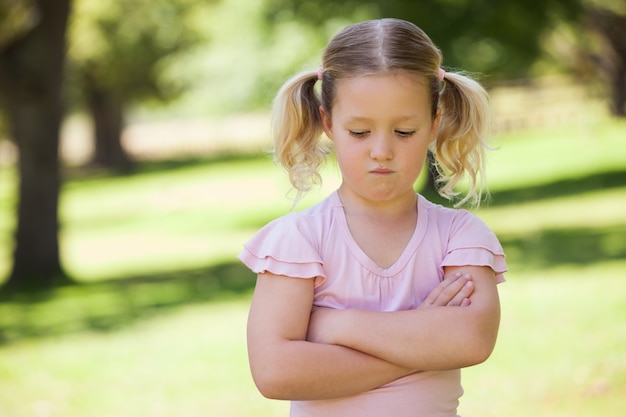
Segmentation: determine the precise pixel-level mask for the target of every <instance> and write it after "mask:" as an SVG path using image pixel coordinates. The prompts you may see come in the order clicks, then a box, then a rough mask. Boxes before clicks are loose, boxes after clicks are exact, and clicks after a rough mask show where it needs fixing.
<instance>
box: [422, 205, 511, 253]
mask: <svg viewBox="0 0 626 417" xmlns="http://www.w3.org/2000/svg"><path fill="white" fill-rule="evenodd" d="M420 209H422V210H425V211H426V212H427V217H428V223H429V226H430V227H433V228H436V229H437V230H438V231H439V233H440V234H441V235H442V238H444V240H448V242H456V243H457V244H459V245H466V244H468V245H479V246H485V245H486V246H489V247H494V246H495V247H499V246H500V244H499V242H498V239H497V238H496V236H495V234H494V233H493V231H492V230H491V228H489V226H487V224H486V223H485V222H484V221H483V220H482V219H481V218H480V217H478V216H477V215H476V214H474V213H472V212H470V211H468V210H465V209H453V208H449V207H444V206H442V205H439V204H434V203H432V202H430V201H428V200H426V199H425V198H423V197H421V196H420Z"/></svg>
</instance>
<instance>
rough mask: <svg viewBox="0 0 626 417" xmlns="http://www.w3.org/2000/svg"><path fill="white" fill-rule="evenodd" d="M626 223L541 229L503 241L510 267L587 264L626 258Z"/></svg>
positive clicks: (541, 268) (532, 268)
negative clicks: (606, 225)
mask: <svg viewBox="0 0 626 417" xmlns="http://www.w3.org/2000/svg"><path fill="white" fill-rule="evenodd" d="M625 237H626V225H615V226H611V227H602V228H572V229H556V230H551V229H547V230H541V231H539V232H537V233H532V234H529V235H526V236H517V235H516V236H514V237H511V238H507V237H506V236H500V241H501V243H502V246H503V247H504V250H505V252H506V253H507V262H508V264H509V269H511V270H515V271H545V270H548V269H550V268H554V267H555V266H584V265H592V264H594V263H598V262H607V261H613V260H620V259H626V239H625Z"/></svg>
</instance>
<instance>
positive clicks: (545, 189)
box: [489, 171, 626, 206]
mask: <svg viewBox="0 0 626 417" xmlns="http://www.w3.org/2000/svg"><path fill="white" fill-rule="evenodd" d="M619 187H626V171H609V172H603V173H597V174H593V175H589V176H585V177H582V178H572V179H564V180H559V181H554V182H550V183H546V184H538V185H533V186H529V187H526V188H511V189H508V190H501V191H495V192H493V195H492V201H491V203H490V204H489V205H490V206H505V205H510V204H519V203H525V202H530V201H539V200H545V199H549V198H555V197H566V196H571V195H576V194H582V193H587V192H593V191H599V190H608V189H611V188H619Z"/></svg>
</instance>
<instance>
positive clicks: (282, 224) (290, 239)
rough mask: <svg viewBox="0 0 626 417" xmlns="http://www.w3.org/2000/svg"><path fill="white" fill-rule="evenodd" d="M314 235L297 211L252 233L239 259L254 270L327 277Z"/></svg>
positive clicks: (320, 279) (318, 281)
mask: <svg viewBox="0 0 626 417" xmlns="http://www.w3.org/2000/svg"><path fill="white" fill-rule="evenodd" d="M316 247H317V245H316V243H315V239H314V237H313V235H312V234H311V233H310V232H309V230H308V228H307V227H306V224H305V223H304V222H302V221H301V219H299V217H298V216H297V215H296V214H291V215H288V216H285V217H281V218H279V219H276V220H274V221H272V222H271V223H269V224H267V225H266V226H265V227H263V228H262V229H261V230H260V231H259V232H258V233H257V234H255V235H254V236H253V237H252V238H251V239H250V240H249V241H248V242H247V243H246V244H245V245H244V249H243V251H242V252H241V253H240V254H239V256H238V258H239V260H241V261H242V262H243V263H244V265H246V266H247V267H248V268H250V269H251V270H252V271H253V272H255V273H257V274H258V273H263V272H269V273H272V274H275V275H285V276H288V277H292V278H309V279H310V278H312V279H315V286H316V287H317V286H319V285H321V284H322V283H323V281H324V280H325V278H326V275H325V273H324V269H323V261H322V259H321V256H320V254H319V251H318V250H317V249H316Z"/></svg>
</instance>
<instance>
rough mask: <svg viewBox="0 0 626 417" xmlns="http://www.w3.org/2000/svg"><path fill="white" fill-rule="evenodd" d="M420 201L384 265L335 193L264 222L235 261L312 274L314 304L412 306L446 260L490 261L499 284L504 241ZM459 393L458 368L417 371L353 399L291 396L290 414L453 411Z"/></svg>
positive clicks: (398, 416)
mask: <svg viewBox="0 0 626 417" xmlns="http://www.w3.org/2000/svg"><path fill="white" fill-rule="evenodd" d="M417 206H418V219H417V224H416V227H415V232H414V234H413V236H412V238H411V240H410V241H409V243H408V244H407V246H406V248H405V249H404V251H403V253H402V254H401V255H400V257H399V258H398V260H397V261H396V262H395V263H394V264H393V265H392V266H391V267H389V268H381V267H379V266H378V265H377V264H376V263H375V262H374V261H372V260H371V259H370V258H369V257H368V256H367V255H366V254H365V253H364V252H363V251H362V250H361V248H360V247H359V246H358V244H357V243H356V241H355V240H354V239H353V238H352V235H351V234H350V232H349V229H348V223H347V221H346V218H345V215H344V211H343V206H342V204H341V201H340V199H339V196H338V194H337V192H334V193H332V194H331V195H330V196H328V198H326V199H325V200H324V201H322V202H321V203H319V204H317V205H315V206H313V207H311V208H309V209H306V210H303V211H302V212H295V213H290V214H288V215H286V216H284V217H281V218H279V219H276V220H274V221H273V222H271V223H269V224H268V225H266V226H265V227H264V228H262V229H261V230H260V231H259V232H258V233H257V234H256V235H255V236H254V237H253V238H252V239H251V240H250V241H249V242H248V243H247V244H246V245H245V247H244V250H243V251H242V252H241V254H240V255H239V259H241V261H242V262H243V263H244V264H246V265H247V266H248V267H249V268H250V269H251V270H252V271H254V272H256V273H260V272H266V271H267V272H271V273H273V274H276V275H286V276H289V277H294V278H305V279H306V278H309V279H315V298H314V304H315V305H318V306H323V307H332V308H356V309H364V310H372V311H398V310H411V309H415V308H416V307H418V306H419V305H420V304H421V303H422V302H423V301H424V299H425V298H426V296H427V295H428V294H429V293H430V291H431V290H432V289H433V288H434V287H435V286H436V285H437V284H438V283H439V282H440V281H441V280H442V279H443V267H444V266H463V265H473V266H488V267H490V268H492V269H493V270H494V271H495V273H496V279H497V282H499V283H500V282H503V281H504V277H503V273H504V272H506V271H507V267H506V263H505V260H504V252H503V250H502V246H501V245H500V243H499V241H498V239H497V238H496V236H495V235H494V234H493V232H492V231H491V230H490V229H489V228H488V227H487V226H486V225H485V224H484V223H483V222H482V221H481V220H480V219H479V218H478V217H476V216H475V215H473V214H471V213H469V212H467V211H465V210H453V209H449V208H445V207H443V206H440V205H435V204H433V203H431V202H429V201H428V200H426V199H425V198H423V197H422V196H421V195H418V202H417ZM346 277H350V279H346ZM356 277H359V278H360V279H355V278H356ZM462 394H463V389H462V387H461V378H460V370H458V369H457V370H451V371H441V372H439V371H438V372H417V373H415V374H412V375H409V376H406V377H404V378H400V379H398V380H396V381H394V382H392V383H389V384H387V385H385V386H383V387H380V388H377V389H374V390H372V391H369V392H366V393H364V394H359V395H356V396H353V397H348V398H341V399H336V400H318V401H293V402H292V404H291V416H292V417H318V416H320V417H321V416H324V417H351V416H354V417H380V416H383V415H385V416H394V417H416V416H428V417H436V416H437V417H438V416H441V417H444V416H445V417H451V416H456V415H457V412H456V409H457V406H458V402H459V401H458V400H459V398H460V397H461V395H462Z"/></svg>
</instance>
